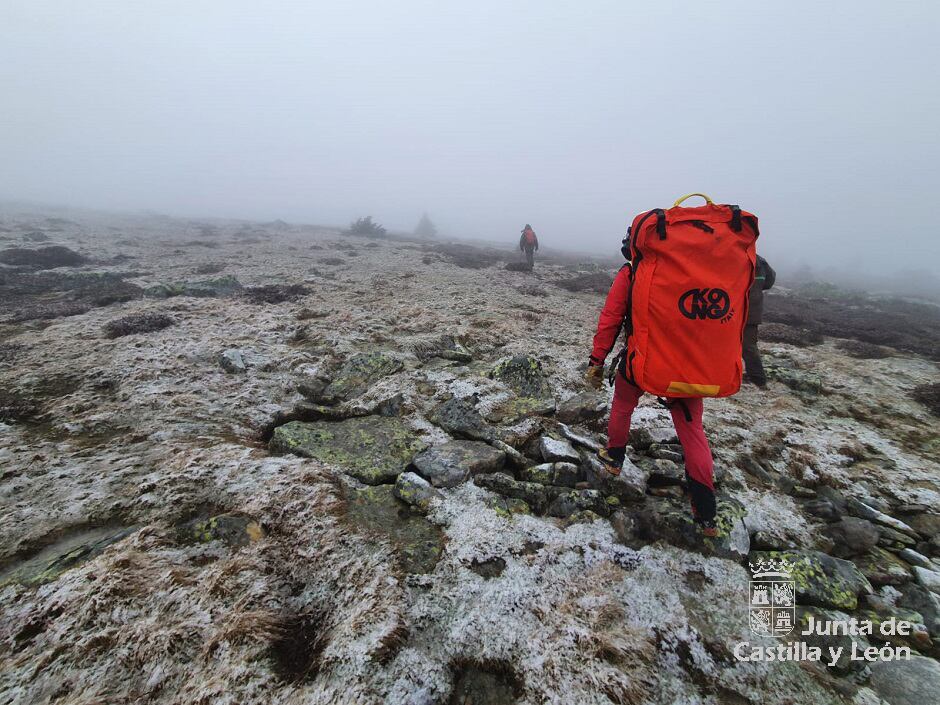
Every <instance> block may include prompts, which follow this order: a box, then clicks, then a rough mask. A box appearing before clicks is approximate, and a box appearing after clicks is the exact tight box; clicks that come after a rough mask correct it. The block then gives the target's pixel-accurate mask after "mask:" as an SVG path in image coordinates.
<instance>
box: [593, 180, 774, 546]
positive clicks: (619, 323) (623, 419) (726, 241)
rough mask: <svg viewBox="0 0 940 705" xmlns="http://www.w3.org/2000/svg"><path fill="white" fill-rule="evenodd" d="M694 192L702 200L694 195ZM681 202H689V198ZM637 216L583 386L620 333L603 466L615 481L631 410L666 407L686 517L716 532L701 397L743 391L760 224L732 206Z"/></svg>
mask: <svg viewBox="0 0 940 705" xmlns="http://www.w3.org/2000/svg"><path fill="white" fill-rule="evenodd" d="M692 195H701V194H692ZM685 198H688V196H686V197H685ZM685 198H681V199H679V200H678V201H676V203H675V204H674V205H673V207H672V208H670V209H669V210H663V209H660V208H657V209H654V210H651V211H647V212H646V213H641V214H640V215H638V216H637V217H636V218H635V219H634V220H633V224H632V225H631V226H630V229H629V230H628V231H627V236H626V237H625V238H624V239H623V247H622V249H621V252H622V253H623V255H624V257H625V258H626V259H627V260H628V261H627V263H626V264H625V265H624V266H623V267H622V268H621V269H620V271H619V272H618V274H617V276H616V278H615V279H614V282H613V284H612V285H611V287H610V292H609V293H608V294H607V300H606V302H605V303H604V308H603V310H602V311H601V314H600V318H599V320H598V323H597V332H596V334H595V336H594V347H593V350H592V351H591V356H590V358H589V361H588V368H587V373H586V375H585V379H586V381H587V382H588V384H590V385H591V386H592V387H594V388H595V389H600V387H601V385H602V383H603V378H604V361H605V360H606V359H607V356H608V355H609V354H610V352H611V350H612V349H613V347H614V344H615V343H616V342H617V337H618V335H619V333H620V331H621V330H624V331H625V335H626V345H625V347H624V348H623V349H622V350H621V352H620V354H619V355H618V356H617V359H616V361H615V363H614V365H613V367H614V369H612V370H611V376H612V377H614V378H615V381H614V383H613V384H614V399H613V404H612V405H611V410H610V420H609V422H608V426H607V434H608V442H607V447H606V448H604V449H601V450H600V451H599V452H598V458H599V459H600V460H601V462H602V463H603V464H604V468H605V469H606V471H607V472H609V473H610V474H612V475H619V474H620V471H621V468H622V467H623V463H624V459H625V457H626V446H627V441H628V440H629V438H630V421H631V417H632V415H633V410H634V409H635V408H636V406H637V404H638V403H639V401H640V397H641V396H642V395H643V393H644V392H649V393H651V394H655V395H656V396H657V397H659V398H660V401H662V402H663V404H664V405H665V406H666V407H667V408H668V409H669V413H670V415H671V416H672V422H673V425H674V426H675V428H676V434H677V435H678V437H679V442H680V443H681V444H682V449H683V451H684V454H685V473H686V480H687V485H688V489H689V496H690V499H691V502H692V515H693V517H694V518H695V521H696V522H697V523H698V524H699V526H700V528H701V530H702V533H703V534H704V535H705V536H709V537H714V536H717V534H718V529H717V526H716V524H715V515H716V512H717V507H716V501H715V489H714V479H713V475H714V461H713V459H712V453H711V448H710V447H709V445H708V440H707V439H706V438H705V429H704V427H703V426H702V411H703V403H702V397H706V396H728V395H730V394H734V393H735V392H737V391H738V389H739V388H740V386H741V336H742V332H743V329H744V324H745V321H744V320H743V316H742V315H741V313H740V312H741V311H743V310H744V306H745V296H746V295H747V291H748V286H749V285H750V283H751V271H752V269H751V266H750V264H749V263H753V262H754V256H755V253H754V247H755V242H756V239H757V218H756V217H755V216H753V215H751V214H750V213H746V212H744V211H742V210H741V209H740V208H738V207H737V206H719V205H715V204H714V203H712V202H711V200H710V199H709V198H708V197H705V200H706V205H704V206H699V207H696V208H681V207H680V205H679V204H680V203H682V201H684V200H685Z"/></svg>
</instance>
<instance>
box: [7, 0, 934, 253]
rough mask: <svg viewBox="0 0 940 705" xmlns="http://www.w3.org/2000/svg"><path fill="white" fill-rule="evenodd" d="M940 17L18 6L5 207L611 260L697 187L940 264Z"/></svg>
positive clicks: (685, 10) (796, 7) (776, 224)
mask: <svg viewBox="0 0 940 705" xmlns="http://www.w3.org/2000/svg"><path fill="white" fill-rule="evenodd" d="M938 8H940V6H938V5H937V4H936V3H933V2H930V1H929V0H923V1H922V2H897V3H885V2H876V1H865V2H858V1H855V2H830V3H822V4H820V3H815V2H789V3H772V4H771V3H754V2H703V1H702V0H697V1H691V0H689V1H686V2H644V3H640V2H622V1H620V0H618V1H604V2H589V3H560V2H554V3H549V2H535V1H533V2H503V1H477V2H473V3H461V4H460V6H457V4H456V3H442V2H433V1H431V0H398V1H397V2H383V1H379V0H372V1H362V0H344V1H343V2H301V1H297V2H286V1H285V0H268V1H267V2H256V1H254V0H252V1H248V0H202V1H195V2H194V1H193V0H160V1H158V2H149V3H136V2H127V1H126V0H110V1H105V0H84V1H83V2H72V1H71V0H58V1H50V0H5V2H4V3H3V8H2V9H0V95H2V106H3V111H2V115H3V117H2V123H0V125H2V127H0V160H2V168H0V198H6V199H32V200H37V201H43V202H49V203H62V204H71V205H77V206H89V207H96V208H110V209H125V210H126V209H134V210H136V209H150V210H155V211H159V212H164V213H169V214H175V215H187V216H225V217H245V218H258V219H273V218H283V219H285V220H288V221H299V222H308V223H320V224H345V223H347V222H349V221H350V220H351V219H353V218H354V217H356V216H359V215H365V214H372V215H373V216H374V217H375V218H376V219H377V220H379V221H380V222H382V223H384V224H385V225H387V226H388V227H390V228H394V229H402V230H410V229H411V228H412V227H413V226H414V224H415V223H416V222H417V221H418V219H419V217H420V216H421V213H422V212H424V211H427V212H428V213H429V214H430V215H431V217H432V219H433V220H434V221H435V222H436V224H437V225H438V227H439V229H440V230H441V231H442V232H443V233H445V234H447V235H450V236H455V237H475V238H480V239H487V240H501V239H506V240H508V241H512V240H513V239H514V238H517V237H518V232H519V230H520V228H521V227H522V225H523V224H525V223H526V222H529V223H531V224H532V225H533V226H534V227H535V229H536V231H537V232H538V233H539V236H540V238H541V239H542V241H543V242H544V243H545V244H546V245H552V246H557V247H563V248H568V249H584V250H589V251H592V252H612V253H615V252H616V250H617V248H618V247H619V240H620V237H621V236H622V233H623V231H624V229H625V226H626V224H627V222H628V221H629V219H630V218H631V217H632V216H633V214H634V213H636V212H637V211H640V210H645V209H648V208H651V207H655V206H663V205H666V206H668V205H671V203H672V201H673V200H674V199H675V198H676V197H677V196H678V195H681V194H683V193H686V192H688V191H698V190H702V191H705V192H707V193H709V194H711V195H712V196H714V197H715V198H716V200H719V201H722V202H735V203H740V204H741V205H742V207H744V208H746V209H748V210H751V211H753V212H755V213H757V214H758V215H759V216H760V218H761V223H762V231H763V232H762V238H761V242H760V245H759V249H760V250H761V251H762V252H764V253H765V254H767V255H768V257H777V258H780V259H782V260H790V261H792V262H793V263H798V262H800V261H805V262H808V263H814V264H817V265H818V264H819V263H822V264H824V265H825V264H835V265H838V266H839V267H840V268H842V269H844V270H852V269H854V268H859V267H861V268H863V269H864V270H865V271H866V272H872V271H873V270H874V269H875V267H876V266H877V267H882V268H886V269H888V270H896V269H897V270H900V269H908V268H915V269H916V268H919V269H922V270H924V269H926V270H928V271H936V262H937V261H938V258H940V244H938V243H940V238H938V236H937V225H936V222H937V217H936V215H935V214H934V212H933V209H932V206H933V205H934V204H935V203H937V202H938V197H940V177H938V173H940V170H938V164H940V130H938V129H937V124H938V113H940V81H938V79H937V74H936V71H937V67H938V66H940V42H938V41H937V32H938V24H940V23H938V19H940V9H938Z"/></svg>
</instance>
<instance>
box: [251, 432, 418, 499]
mask: <svg viewBox="0 0 940 705" xmlns="http://www.w3.org/2000/svg"><path fill="white" fill-rule="evenodd" d="M268 447H269V448H270V450H271V452H273V453H294V454H295V455H301V456H304V457H306V458H314V459H316V460H319V461H320V462H322V463H324V464H326V465H331V466H334V467H336V468H338V469H340V470H342V471H343V472H345V473H347V474H349V475H352V476H353V477H355V478H356V479H357V480H359V481H361V482H364V483H366V484H367V485H378V484H382V483H386V482H392V481H394V480H395V478H396V477H398V475H400V474H401V473H402V472H404V470H405V468H406V467H407V466H408V464H409V463H410V462H411V460H412V458H414V456H415V454H416V453H419V452H420V451H422V450H423V449H424V444H423V443H421V441H420V440H419V439H418V438H417V436H415V434H414V433H412V431H411V430H409V429H408V427H407V426H405V425H404V424H403V423H402V422H401V420H399V419H397V418H390V417H385V416H364V417H361V418H354V419H346V420H344V421H338V422H335V423H332V422H327V421H312V422H303V421H291V422H290V423H287V424H284V425H283V426H278V427H277V428H276V429H274V435H273V436H272V437H271V441H270V443H269V444H268Z"/></svg>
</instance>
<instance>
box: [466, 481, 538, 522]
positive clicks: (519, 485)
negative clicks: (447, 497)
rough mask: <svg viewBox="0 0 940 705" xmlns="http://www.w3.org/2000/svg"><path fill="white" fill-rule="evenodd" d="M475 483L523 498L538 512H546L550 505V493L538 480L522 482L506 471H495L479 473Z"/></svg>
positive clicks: (499, 492) (506, 495) (502, 493)
mask: <svg viewBox="0 0 940 705" xmlns="http://www.w3.org/2000/svg"><path fill="white" fill-rule="evenodd" d="M473 484H475V485H477V486H478V487H482V488H483V489H486V490H490V491H491V492H496V493H497V494H501V495H503V496H504V497H510V498H512V499H521V500H522V501H523V502H525V503H526V504H527V505H529V507H531V508H532V511H534V512H536V513H538V514H542V513H544V511H545V508H546V507H547V506H548V494H547V493H546V491H545V487H544V486H543V485H540V484H539V483H537V482H522V481H519V480H514V479H513V478H512V477H510V476H509V475H507V474H505V473H502V472H495V473H492V474H489V475H477V476H476V477H474V478H473Z"/></svg>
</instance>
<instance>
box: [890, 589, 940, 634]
mask: <svg viewBox="0 0 940 705" xmlns="http://www.w3.org/2000/svg"><path fill="white" fill-rule="evenodd" d="M898 606H899V607H905V608H907V609H909V610H914V611H915V612H917V613H918V614H920V615H921V616H922V617H923V619H924V625H925V626H926V627H927V631H928V632H929V633H930V636H931V637H932V638H934V639H940V597H938V596H937V595H935V594H934V593H932V592H930V590H925V589H924V588H922V587H921V586H920V585H915V584H913V583H911V584H909V585H905V586H904V587H903V588H901V596H900V597H899V598H898Z"/></svg>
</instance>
